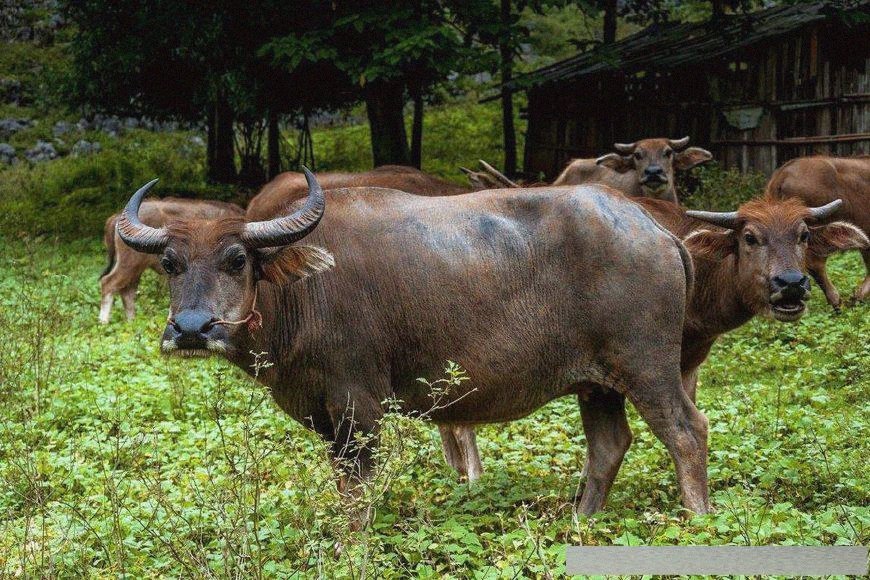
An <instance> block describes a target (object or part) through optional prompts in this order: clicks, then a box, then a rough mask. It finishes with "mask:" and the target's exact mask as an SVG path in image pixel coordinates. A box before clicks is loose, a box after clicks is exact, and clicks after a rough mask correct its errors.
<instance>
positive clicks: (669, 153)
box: [665, 149, 674, 157]
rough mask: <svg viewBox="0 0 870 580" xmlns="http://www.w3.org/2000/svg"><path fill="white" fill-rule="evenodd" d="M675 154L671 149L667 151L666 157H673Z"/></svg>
mask: <svg viewBox="0 0 870 580" xmlns="http://www.w3.org/2000/svg"><path fill="white" fill-rule="evenodd" d="M673 154H674V152H673V151H672V150H670V149H665V157H670V156H671V155H673Z"/></svg>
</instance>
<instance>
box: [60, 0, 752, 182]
mask: <svg viewBox="0 0 870 580" xmlns="http://www.w3.org/2000/svg"><path fill="white" fill-rule="evenodd" d="M751 5H752V1H751V0H715V1H713V2H708V1H707V0H703V1H702V0H689V1H686V2H679V3H676V2H673V1H672V0H628V1H625V2H619V3H617V2H616V1H615V0H579V1H574V2H570V1H568V0H469V1H461V0H400V1H392V2H387V1H384V0H365V1H361V2H351V1H349V0H340V1H332V0H330V1H327V0H300V1H295V2H293V3H292V7H289V6H288V4H287V3H286V2H279V1H277V0H255V1H253V2H247V3H244V4H239V3H234V2H230V1H228V0H218V1H216V2H208V3H202V2H171V1H169V0H145V1H137V2H134V1H132V0H118V1H117V2H111V3H106V2H102V1H99V0H77V1H72V0H68V3H67V6H66V8H67V12H68V14H69V16H70V17H71V18H72V20H73V21H74V22H75V23H76V24H77V30H78V33H77V35H76V36H75V39H74V42H73V53H74V63H75V71H74V74H73V75H72V79H73V82H72V85H73V86H72V91H71V94H73V95H74V97H75V100H76V102H77V103H78V104H80V105H83V106H85V107H87V108H89V109H92V110H93V109H97V110H108V111H112V112H124V113H130V114H137V115H142V114H144V115H149V116H152V117H157V118H172V119H180V120H183V121H187V122H191V123H204V124H205V125H206V126H207V128H208V148H207V151H208V153H207V166H208V175H209V178H210V179H211V180H213V181H217V182H233V181H235V180H241V181H243V182H246V183H250V184H256V183H259V182H262V181H263V180H264V179H265V178H266V177H267V176H272V175H274V174H275V173H277V171H279V170H280V168H281V164H280V159H279V156H280V129H281V119H286V118H288V117H291V116H297V115H301V116H302V117H303V118H307V116H308V115H310V114H312V113H314V112H317V111H323V110H333V109H336V108H339V107H342V106H345V105H348V104H352V103H356V102H361V103H365V107H366V113H367V116H368V120H369V124H370V128H371V146H372V154H373V155H372V157H373V160H374V164H375V165H382V164H387V163H396V164H412V165H416V166H420V163H421V158H422V129H423V107H424V103H425V102H426V100H427V99H429V98H431V96H432V95H433V94H435V93H436V91H437V90H438V88H439V86H444V85H449V84H451V83H453V84H455V82H456V81H457V79H462V78H467V76H468V75H469V74H474V73H480V72H488V73H490V74H492V78H494V79H496V80H498V81H499V82H500V83H504V82H507V81H510V80H511V79H512V78H513V75H514V69H515V67H516V66H517V65H518V64H520V61H521V58H522V57H523V56H525V55H524V48H525V47H528V43H529V42H530V40H531V38H532V27H531V26H530V22H534V20H532V19H531V18H530V15H534V16H537V17H538V18H539V20H538V22H540V21H541V20H543V19H545V18H550V19H552V18H557V19H558V18H559V17H560V15H562V14H565V15H578V14H579V15H580V16H582V18H583V23H584V25H585V26H586V27H587V33H589V34H587V35H586V36H587V37H586V38H585V42H586V44H587V45H588V44H589V43H590V42H591V43H595V42H605V43H607V42H612V41H614V40H615V39H616V37H617V17H618V16H622V17H623V18H625V19H628V20H631V21H634V22H638V23H645V22H650V21H657V20H662V19H666V18H668V17H669V15H670V14H672V13H675V12H681V13H682V14H683V15H688V16H690V17H695V16H697V15H698V14H704V13H707V14H713V15H714V17H716V16H717V15H719V14H721V13H722V12H723V11H724V10H726V9H731V10H734V9H747V8H749V7H751ZM705 11H707V12H705ZM592 20H594V21H596V22H599V23H600V24H598V25H597V27H598V28H597V30H599V31H600V32H597V33H593V32H592V30H591V29H589V28H588V27H589V22H590V21H592ZM590 35H593V37H589V36H590ZM572 42H574V43H576V44H577V46H578V48H582V46H581V43H580V42H579V41H578V39H577V38H573V39H572ZM409 101H410V102H413V122H412V131H411V139H410V142H409V139H408V135H407V132H406V126H405V111H406V103H408V102H409ZM501 101H502V110H503V114H502V128H503V136H504V140H503V142H504V152H505V158H504V167H505V169H506V171H507V172H508V173H509V174H510V173H514V171H515V169H516V164H517V159H516V135H515V128H514V107H513V100H512V95H511V93H510V91H507V90H503V91H502V94H501ZM267 131H268V140H267V146H266V151H267V156H268V162H267V167H266V168H264V167H263V162H262V153H261V152H262V144H263V140H264V135H265V134H266V132H267ZM237 158H238V159H239V160H240V167H239V168H237V166H236V159H237Z"/></svg>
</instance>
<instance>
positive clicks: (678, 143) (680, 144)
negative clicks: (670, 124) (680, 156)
mask: <svg viewBox="0 0 870 580" xmlns="http://www.w3.org/2000/svg"><path fill="white" fill-rule="evenodd" d="M688 144H689V137H688V136H686V137H683V138H682V139H668V145H670V146H671V149H673V150H674V151H682V150H683V149H685V148H686V145H688Z"/></svg>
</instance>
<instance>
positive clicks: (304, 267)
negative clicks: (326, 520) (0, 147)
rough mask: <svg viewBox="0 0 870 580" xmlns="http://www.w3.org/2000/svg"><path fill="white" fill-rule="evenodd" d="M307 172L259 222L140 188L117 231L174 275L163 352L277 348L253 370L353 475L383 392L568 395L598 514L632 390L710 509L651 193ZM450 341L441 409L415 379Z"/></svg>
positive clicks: (448, 412) (505, 403) (624, 445)
mask: <svg viewBox="0 0 870 580" xmlns="http://www.w3.org/2000/svg"><path fill="white" fill-rule="evenodd" d="M306 176H307V178H308V183H309V194H308V196H307V198H306V199H305V200H304V202H303V200H300V201H298V202H296V203H295V204H294V205H293V207H292V208H288V210H287V211H288V212H289V215H284V216H281V217H278V218H276V219H272V220H266V221H258V222H250V221H246V220H243V219H239V218H235V217H233V218H222V219H217V220H196V219H193V220H188V221H182V222H173V223H170V224H169V225H168V226H166V227H163V228H151V227H149V226H146V225H144V224H143V223H141V222H140V220H139V218H138V217H137V213H138V207H139V203H140V201H141V199H142V197H143V196H144V195H145V193H146V192H147V190H148V188H149V187H150V186H151V185H152V184H153V182H152V183H149V184H148V185H146V186H145V187H143V188H142V189H140V190H139V191H138V192H136V194H134V195H133V197H132V198H131V200H130V202H129V203H128V205H127V207H126V209H125V210H124V213H123V214H122V217H121V219H120V220H119V222H118V232H119V233H120V235H121V237H122V239H123V240H124V241H125V242H126V243H128V244H130V245H131V246H132V247H133V248H134V249H136V250H137V251H141V252H149V253H153V254H156V255H160V260H161V264H162V266H163V268H164V269H165V270H166V271H167V273H168V274H169V291H170V303H171V304H170V319H169V322H168V324H167V327H166V330H165V332H164V334H163V338H162V342H161V349H162V351H163V352H164V353H167V354H176V355H185V356H193V355H210V354H220V355H222V356H224V357H226V358H227V359H229V360H230V361H232V362H233V363H234V364H236V365H238V366H239V367H241V368H242V369H244V370H245V371H246V372H248V373H250V374H255V373H254V370H253V368H252V363H253V362H254V356H253V355H252V354H251V353H259V352H265V353H267V357H268V360H269V362H270V363H272V365H273V366H271V367H268V368H265V369H262V371H261V372H260V373H259V374H258V375H257V379H258V380H259V381H261V382H262V383H264V384H266V385H268V386H269V387H270V388H271V391H272V393H273V395H274V397H275V399H276V401H277V402H278V404H279V405H280V406H281V407H282V408H283V409H284V410H285V411H286V412H287V413H288V414H289V415H290V416H291V417H293V418H294V419H296V420H298V421H300V422H302V423H304V424H305V425H309V426H311V427H312V428H313V429H314V430H315V431H316V432H317V433H319V434H320V435H321V436H323V437H324V438H325V439H326V440H327V441H330V442H331V443H332V451H333V455H334V457H335V458H336V460H337V463H338V464H339V465H341V464H345V469H344V470H343V473H344V474H345V476H346V477H349V478H350V480H351V481H356V482H358V481H361V480H363V479H364V478H365V477H366V476H367V475H368V474H369V473H370V470H371V464H372V455H371V454H372V447H373V446H374V445H375V444H376V440H375V439H372V438H367V437H365V435H367V434H370V435H376V434H377V432H378V424H379V420H380V418H381V417H382V416H383V414H384V407H383V402H384V401H386V400H387V399H397V400H400V401H401V402H402V403H401V408H402V410H403V411H404V412H408V413H420V412H428V413H430V416H431V417H432V419H433V421H435V422H436V423H447V424H464V425H474V424H478V423H488V422H501V421H509V420H513V419H518V418H520V417H523V416H524V415H526V414H528V413H530V412H532V411H534V410H535V409H537V408H538V407H540V406H541V405H544V404H545V403H547V402H548V401H550V400H552V399H554V398H557V397H561V396H565V395H575V396H577V397H578V400H579V402H580V407H581V414H582V418H583V427H584V430H585V432H586V437H587V440H588V441H589V445H590V459H589V461H590V463H589V480H588V484H587V486H586V490H585V492H584V494H583V497H582V499H581V504H580V508H581V509H582V510H583V511H584V512H587V513H591V512H595V511H597V510H599V509H601V508H602V507H603V505H604V503H605V500H606V497H607V493H608V490H609V489H610V486H611V484H612V482H613V479H614V477H615V476H616V473H617V470H618V469H619V466H620V464H621V462H622V458H623V456H624V454H625V451H626V450H627V449H628V446H629V444H630V442H631V432H630V430H629V426H628V423H627V421H626V416H625V406H624V402H625V399H626V398H627V399H628V400H630V401H631V402H632V403H633V404H634V406H635V407H636V408H637V410H638V412H639V413H640V415H641V416H642V417H643V418H644V419H645V420H646V422H647V423H648V424H649V426H650V428H651V429H652V431H653V432H654V433H655V435H656V436H657V437H658V438H659V439H660V440H661V441H662V442H663V443H664V444H665V445H666V446H667V448H668V450H669V451H670V453H671V455H672V457H673V459H674V463H675V465H676V472H677V479H678V481H679V484H680V489H681V495H682V500H683V503H684V505H685V506H686V507H688V508H689V509H691V510H694V511H696V512H699V513H704V512H706V511H707V507H708V496H707V484H706V478H707V476H706V461H707V443H706V442H707V420H706V418H705V417H704V415H703V414H701V413H700V412H699V411H698V410H697V409H696V408H695V405H694V403H692V401H691V399H690V398H689V397H688V396H687V395H686V392H685V391H684V390H683V388H682V385H681V383H680V365H679V362H680V340H681V334H682V327H683V317H684V313H685V305H686V296H687V294H688V293H689V292H691V280H692V267H691V260H690V258H689V256H688V254H686V252H685V248H684V247H683V246H682V244H681V243H680V242H679V240H677V239H676V237H675V236H673V235H671V234H670V233H668V232H667V231H666V230H664V229H663V228H662V227H661V226H659V225H658V224H657V223H656V222H655V221H654V220H652V219H650V217H649V215H648V214H647V213H646V212H645V211H644V210H643V209H642V208H641V207H640V206H638V205H636V204H633V203H631V202H629V201H628V200H627V199H625V197H624V196H622V195H621V194H619V193H618V192H616V191H613V190H610V189H608V188H605V187H599V186H586V187H562V188H546V189H533V190H522V189H519V190H499V191H488V192H477V193H471V194H467V195H461V196H453V197H421V196H416V195H410V194H407V193H404V192H400V191H395V190H387V189H379V188H372V187H363V188H352V189H340V190H332V191H330V192H328V193H327V194H325V195H324V194H323V192H322V191H321V189H320V187H319V186H318V184H317V182H316V180H315V178H314V176H313V175H311V174H310V173H306ZM327 202H328V205H329V210H328V211H326V212H324V210H325V207H326V205H327ZM318 224H319V225H318ZM324 248H328V250H326V249H324ZM330 252H331V253H330ZM333 263H334V264H335V267H334V268H331V266H332V265H333ZM447 360H453V361H456V362H458V363H459V364H461V365H462V366H463V367H464V368H465V369H466V370H467V372H468V375H469V376H470V377H471V380H469V381H465V382H463V384H462V386H461V387H459V388H457V389H456V392H454V393H452V395H453V396H454V399H453V400H452V401H451V403H452V404H449V405H446V406H441V407H439V408H437V409H434V410H433V409H432V399H431V397H430V395H431V393H430V392H429V389H428V387H426V385H423V384H421V383H420V382H419V381H418V380H417V378H418V377H436V376H439V375H440V374H441V372H442V368H443V365H444V362H445V361H447ZM356 434H361V435H363V437H362V439H360V438H358V437H356ZM366 440H367V441H369V443H368V444H364V443H360V441H366ZM348 460H351V461H350V464H349V466H348V464H347V463H346V461H348ZM345 481H347V480H345Z"/></svg>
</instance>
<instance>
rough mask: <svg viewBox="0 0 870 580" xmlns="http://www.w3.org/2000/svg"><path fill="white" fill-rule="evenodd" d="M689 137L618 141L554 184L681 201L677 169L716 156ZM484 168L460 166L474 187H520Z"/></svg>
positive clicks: (576, 162)
mask: <svg viewBox="0 0 870 580" xmlns="http://www.w3.org/2000/svg"><path fill="white" fill-rule="evenodd" d="M688 144H689V138H688V137H683V138H682V139H676V140H674V139H663V138H657V139H642V140H640V141H637V142H635V143H627V144H626V143H615V144H614V145H613V147H614V149H616V150H617V152H618V153H608V154H607V155H604V156H602V157H599V158H598V159H574V160H572V161H571V162H569V163H568V166H567V167H565V169H564V171H562V173H561V174H560V175H559V177H557V178H556V180H555V181H554V182H553V185H579V184H583V183H603V184H604V185H607V186H610V187H612V188H614V189H617V190H619V191H621V192H623V193H625V194H626V195H629V196H632V197H651V198H656V199H664V200H667V201H672V202H674V203H678V199H677V191H676V189H675V187H674V183H675V174H676V172H677V171H686V170H689V169H691V168H692V167H695V166H696V165H700V164H701V163H704V162H706V161H709V160H710V159H712V158H713V156H712V155H711V154H710V152H709V151H707V150H706V149H701V148H700V147H689V148H688V149H687V148H686V146H687V145H688ZM481 165H483V171H479V172H474V171H471V170H468V169H465V168H460V169H462V171H464V172H465V174H466V175H467V176H468V179H469V181H470V182H471V184H472V187H473V188H474V189H486V188H489V187H517V185H516V184H515V183H513V182H512V181H511V180H510V179H508V178H507V177H505V176H504V175H502V174H501V173H500V172H498V171H497V170H495V169H493V168H492V167H490V166H489V165H487V164H486V163H484V162H482V161H481Z"/></svg>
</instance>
